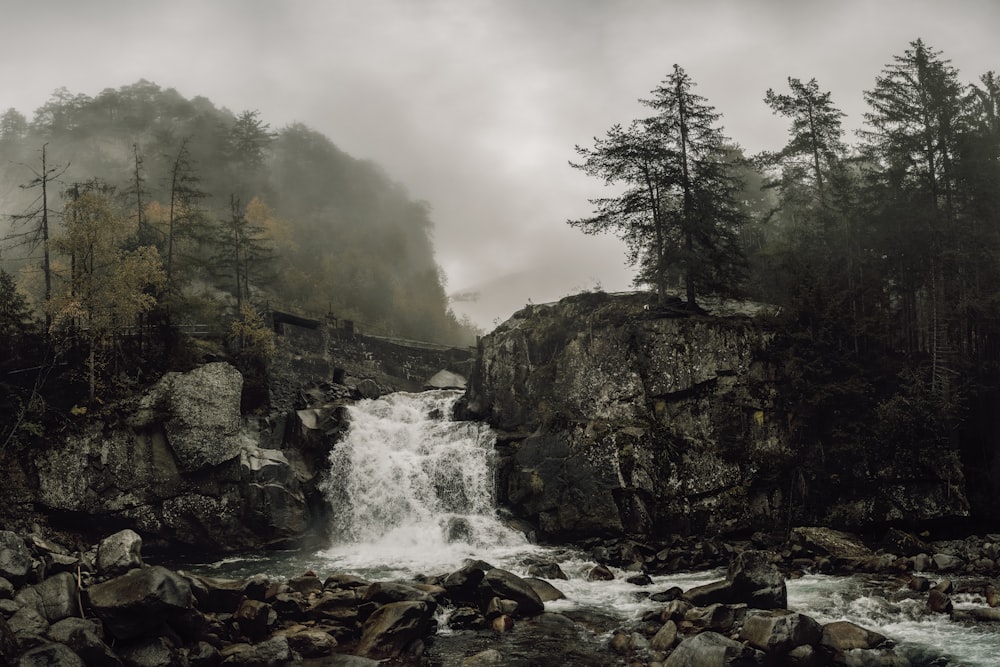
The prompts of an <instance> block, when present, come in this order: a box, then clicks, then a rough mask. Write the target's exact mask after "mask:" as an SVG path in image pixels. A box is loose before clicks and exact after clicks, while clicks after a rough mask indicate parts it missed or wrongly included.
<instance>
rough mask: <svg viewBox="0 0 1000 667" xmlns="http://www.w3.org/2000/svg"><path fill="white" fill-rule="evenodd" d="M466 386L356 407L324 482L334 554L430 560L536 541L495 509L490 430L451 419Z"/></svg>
mask: <svg viewBox="0 0 1000 667" xmlns="http://www.w3.org/2000/svg"><path fill="white" fill-rule="evenodd" d="M460 396H461V393H460V392H455V391H431V392H424V393H419V394H408V393H395V394H389V395H387V396H384V397H382V398H378V399H372V400H364V401H360V402H359V403H357V404H355V405H353V406H351V407H350V408H349V411H350V428H349V430H348V432H347V434H346V435H345V437H344V439H343V441H342V442H340V443H338V444H337V446H336V447H335V448H334V451H333V452H332V453H331V455H330V473H329V476H328V478H327V480H326V482H325V484H324V491H325V493H326V494H327V498H328V500H329V501H330V505H331V507H332V509H333V531H332V534H333V536H334V540H335V543H334V545H333V546H332V547H331V548H330V549H329V550H328V551H327V552H326V555H327V556H328V557H330V558H332V559H333V560H335V561H340V562H341V563H342V564H344V565H350V564H351V563H352V562H354V563H358V564H361V563H364V564H365V566H366V568H371V567H372V566H373V564H376V563H379V564H381V565H382V566H384V567H387V568H392V569H398V568H419V567H421V566H422V567H424V568H428V567H443V566H453V565H455V564H460V563H461V560H462V559H463V558H467V557H474V558H483V557H484V555H485V554H496V553H497V551H501V552H503V551H509V550H511V549H514V550H516V549H525V548H527V547H528V545H527V542H526V540H525V539H524V537H523V536H521V535H520V534H519V533H516V532H514V531H512V530H510V529H509V528H507V527H506V526H504V525H503V523H502V522H501V521H500V520H499V518H498V516H497V511H496V505H495V499H494V486H495V481H494V466H493V462H494V461H493V459H494V452H493V444H494V442H495V436H494V434H493V432H492V430H491V429H490V428H489V427H488V426H487V425H485V424H481V423H478V422H468V421H454V420H452V419H451V414H452V411H453V408H454V405H455V402H456V401H457V400H458V398H459V397H460Z"/></svg>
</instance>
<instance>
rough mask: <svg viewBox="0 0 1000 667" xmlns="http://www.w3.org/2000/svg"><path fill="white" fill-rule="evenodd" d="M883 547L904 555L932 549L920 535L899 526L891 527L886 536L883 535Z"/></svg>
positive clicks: (913, 554) (912, 554) (914, 554)
mask: <svg viewBox="0 0 1000 667" xmlns="http://www.w3.org/2000/svg"><path fill="white" fill-rule="evenodd" d="M882 547H883V548H884V549H885V550H886V551H889V552H891V553H897V554H901V555H903V556H916V555H917V554H919V553H925V552H927V551H929V550H930V549H929V547H928V546H927V544H926V543H925V542H924V541H923V540H921V539H920V538H919V537H917V536H915V535H912V534H910V533H907V532H906V531H902V530H900V529H898V528H890V529H889V530H887V531H886V533H885V536H883V537H882Z"/></svg>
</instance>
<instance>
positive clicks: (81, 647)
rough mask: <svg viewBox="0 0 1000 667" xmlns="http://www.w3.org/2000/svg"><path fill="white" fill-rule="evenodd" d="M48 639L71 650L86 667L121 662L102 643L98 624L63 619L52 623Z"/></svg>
mask: <svg viewBox="0 0 1000 667" xmlns="http://www.w3.org/2000/svg"><path fill="white" fill-rule="evenodd" d="M46 636H47V637H48V638H49V639H51V640H52V641H54V642H58V643H60V644H65V645H66V646H68V647H70V648H71V649H73V652H74V653H76V654H77V655H79V656H80V657H81V658H83V660H84V662H86V663H87V664H88V665H109V666H114V665H120V664H121V660H119V659H118V656H117V655H115V653H114V652H113V651H112V650H111V648H110V647H108V645H107V644H105V643H104V636H103V630H102V628H101V626H100V624H98V623H95V622H94V621H91V620H85V619H82V618H65V619H63V620H61V621H59V622H58V623H53V624H52V627H50V628H49V630H48V633H47V635H46Z"/></svg>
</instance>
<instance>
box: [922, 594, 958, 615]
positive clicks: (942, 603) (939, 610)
mask: <svg viewBox="0 0 1000 667" xmlns="http://www.w3.org/2000/svg"><path fill="white" fill-rule="evenodd" d="M927 608H928V609H929V610H930V611H932V612H934V613H935V614H950V613H951V610H952V609H953V608H954V605H953V604H952V601H951V596H949V595H947V594H946V593H943V592H941V591H939V590H938V589H936V588H932V589H931V590H930V592H929V593H928V594H927Z"/></svg>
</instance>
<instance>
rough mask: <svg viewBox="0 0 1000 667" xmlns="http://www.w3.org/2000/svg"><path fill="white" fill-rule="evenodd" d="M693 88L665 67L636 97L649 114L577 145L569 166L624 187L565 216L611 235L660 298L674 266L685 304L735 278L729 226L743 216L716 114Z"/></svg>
mask: <svg viewBox="0 0 1000 667" xmlns="http://www.w3.org/2000/svg"><path fill="white" fill-rule="evenodd" d="M693 86H694V82H693V81H692V80H691V77H690V76H688V74H687V73H686V72H685V71H684V70H683V69H682V68H680V67H679V66H677V65H674V70H673V72H672V73H671V74H670V76H669V77H667V79H665V80H664V81H663V82H662V83H661V84H660V85H659V86H658V87H657V88H655V89H654V90H653V91H652V93H653V97H652V98H651V99H649V100H640V102H641V103H642V104H643V105H645V106H647V107H650V108H651V109H653V110H654V111H655V112H656V115H654V116H651V117H649V118H645V119H643V120H640V121H636V122H633V123H632V124H631V125H630V127H629V129H628V130H623V129H622V127H621V126H620V125H616V126H614V127H612V128H611V130H609V132H608V134H607V138H606V139H595V144H594V147H593V148H581V147H579V146H577V148H576V150H577V153H579V154H580V155H581V157H583V158H584V160H583V162H581V163H579V164H573V163H571V164H572V166H573V167H575V168H578V169H581V170H583V171H584V172H585V173H587V174H588V175H591V176H598V177H600V178H603V179H604V180H605V183H606V184H608V185H624V186H625V187H626V190H625V192H624V193H623V194H621V195H619V196H617V197H611V198H605V199H595V200H592V203H593V204H595V205H596V206H597V210H596V211H595V215H594V216H592V217H589V218H583V219H580V220H571V221H569V224H570V225H572V226H574V227H578V228H580V229H582V230H583V231H584V232H585V233H599V232H605V231H613V232H617V233H618V234H619V235H620V236H621V237H622V238H623V239H625V240H626V243H627V244H628V246H629V248H630V257H629V259H630V261H632V262H638V264H639V274H638V276H637V279H636V280H637V282H643V283H647V284H652V285H655V286H656V287H657V292H658V294H659V295H660V296H661V298H662V295H663V293H664V287H665V285H666V283H667V282H668V279H669V274H670V272H671V271H677V272H679V273H680V276H681V280H682V282H683V285H684V291H685V296H686V300H687V303H688V305H690V306H694V305H695V300H696V295H697V292H698V291H700V290H703V289H711V290H716V291H733V290H734V289H735V287H736V285H737V284H738V283H739V282H740V281H741V280H742V278H743V275H744V268H745V258H744V256H743V253H742V251H741V249H740V247H739V244H738V231H739V228H740V226H741V225H742V224H743V223H744V222H745V220H746V217H745V213H744V211H743V208H742V206H741V205H740V202H739V199H738V195H739V192H740V190H741V187H742V184H741V183H740V181H739V179H738V178H736V177H735V176H734V173H733V167H734V165H733V163H732V162H731V160H730V159H729V157H730V152H729V145H728V142H727V139H726V137H725V136H724V135H723V133H722V129H721V128H720V127H718V125H717V122H718V120H719V118H720V114H718V113H716V112H715V110H714V108H713V107H711V106H710V105H708V104H707V101H706V100H705V98H703V97H701V96H699V95H696V94H694V93H693V92H692V88H693Z"/></svg>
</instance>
